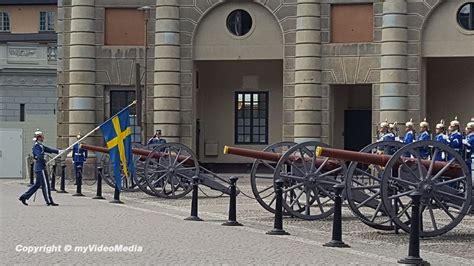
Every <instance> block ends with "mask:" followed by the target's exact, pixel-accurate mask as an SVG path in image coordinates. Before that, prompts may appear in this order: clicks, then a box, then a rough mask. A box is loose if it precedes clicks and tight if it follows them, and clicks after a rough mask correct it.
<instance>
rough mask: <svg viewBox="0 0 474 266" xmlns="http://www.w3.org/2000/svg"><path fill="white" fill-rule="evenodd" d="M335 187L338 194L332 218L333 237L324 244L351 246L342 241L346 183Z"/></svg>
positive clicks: (335, 246)
mask: <svg viewBox="0 0 474 266" xmlns="http://www.w3.org/2000/svg"><path fill="white" fill-rule="evenodd" d="M333 188H334V190H335V192H336V195H335V200H334V217H333V220H332V239H331V241H329V242H328V243H326V244H324V245H323V246H325V247H333V248H349V247H350V246H349V245H347V244H346V243H344V242H343V241H342V190H344V184H337V185H335V186H334V187H333Z"/></svg>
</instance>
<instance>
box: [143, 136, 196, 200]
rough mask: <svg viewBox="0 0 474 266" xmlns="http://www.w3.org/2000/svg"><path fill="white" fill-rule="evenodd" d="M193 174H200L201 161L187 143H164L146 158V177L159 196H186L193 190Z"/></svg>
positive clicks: (171, 197) (173, 197)
mask: <svg viewBox="0 0 474 266" xmlns="http://www.w3.org/2000/svg"><path fill="white" fill-rule="evenodd" d="M179 158H180V159H179ZM193 176H199V163H198V160H197V158H196V155H194V153H193V151H192V150H191V149H190V148H188V147H186V146H185V145H182V144H179V143H167V144H162V145H159V146H157V147H155V148H154V149H153V150H152V151H151V152H150V154H149V155H148V156H147V158H146V161H145V179H146V182H147V183H148V187H149V188H150V189H151V190H152V191H153V192H154V193H155V194H156V195H158V196H159V197H163V198H169V199H177V198H181V197H184V196H185V195H186V194H188V193H189V192H190V191H191V190H192V182H193V180H192V178H193Z"/></svg>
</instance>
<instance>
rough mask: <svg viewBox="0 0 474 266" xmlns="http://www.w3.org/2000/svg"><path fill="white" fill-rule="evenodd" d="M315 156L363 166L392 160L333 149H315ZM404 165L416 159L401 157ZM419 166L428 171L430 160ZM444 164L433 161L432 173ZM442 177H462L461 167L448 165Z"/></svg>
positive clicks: (384, 156) (386, 156) (422, 162)
mask: <svg viewBox="0 0 474 266" xmlns="http://www.w3.org/2000/svg"><path fill="white" fill-rule="evenodd" d="M316 155H317V156H324V157H330V158H334V159H339V160H343V161H352V162H358V163H363V164H374V165H379V166H382V167H383V166H385V165H386V164H387V163H388V161H390V159H391V158H392V156H390V155H384V154H372V153H363V152H356V151H347V150H341V149H334V148H326V147H317V148H316ZM403 160H404V162H405V163H407V164H410V161H412V162H414V161H415V160H417V159H414V158H405V157H403ZM420 161H421V164H422V165H423V166H424V167H426V169H428V168H429V167H430V165H431V160H420ZM401 164H403V162H402V161H399V162H397V163H396V164H395V167H398V166H400V165H401ZM446 164H447V163H446V162H440V161H435V162H434V163H433V173H434V174H436V173H438V172H439V171H441V170H442V169H443V168H444V167H445V166H446ZM443 175H444V176H448V177H459V176H461V175H463V171H462V169H461V167H459V165H457V164H452V165H450V166H449V167H448V168H447V169H446V171H445V172H444V174H443Z"/></svg>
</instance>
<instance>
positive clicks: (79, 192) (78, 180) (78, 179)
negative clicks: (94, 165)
mask: <svg viewBox="0 0 474 266" xmlns="http://www.w3.org/2000/svg"><path fill="white" fill-rule="evenodd" d="M73 196H74V197H84V194H82V168H78V171H77V174H76V194H73Z"/></svg>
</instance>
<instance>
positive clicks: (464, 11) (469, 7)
mask: <svg viewBox="0 0 474 266" xmlns="http://www.w3.org/2000/svg"><path fill="white" fill-rule="evenodd" d="M458 23H459V25H460V26H461V27H462V28H463V29H465V30H474V3H467V4H465V5H463V6H462V7H461V8H460V9H459V11H458Z"/></svg>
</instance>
